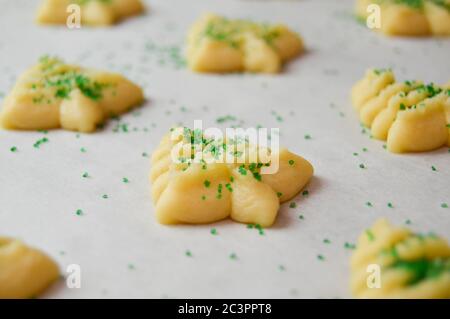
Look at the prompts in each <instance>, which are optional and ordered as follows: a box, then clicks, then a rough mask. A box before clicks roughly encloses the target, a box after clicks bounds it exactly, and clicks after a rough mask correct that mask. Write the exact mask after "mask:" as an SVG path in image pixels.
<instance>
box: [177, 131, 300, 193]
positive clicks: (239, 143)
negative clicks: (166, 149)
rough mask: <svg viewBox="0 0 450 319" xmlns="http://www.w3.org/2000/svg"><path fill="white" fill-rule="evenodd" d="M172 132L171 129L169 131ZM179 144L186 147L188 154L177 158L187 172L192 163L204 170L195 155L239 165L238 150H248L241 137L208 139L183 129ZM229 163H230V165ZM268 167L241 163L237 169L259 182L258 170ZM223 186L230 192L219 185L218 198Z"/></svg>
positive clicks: (208, 184)
mask: <svg viewBox="0 0 450 319" xmlns="http://www.w3.org/2000/svg"><path fill="white" fill-rule="evenodd" d="M171 131H172V132H173V129H172V130H171ZM181 135H182V136H181V141H180V142H181V143H182V144H184V146H188V148H189V150H188V151H187V153H189V154H187V155H186V154H184V153H183V154H181V156H179V157H178V161H179V162H180V163H181V164H183V170H187V169H188V168H189V167H190V166H191V165H192V164H193V163H199V164H201V167H202V169H204V170H206V169H207V168H208V165H207V163H206V161H205V160H204V159H200V160H198V161H197V158H196V154H197V153H199V152H200V153H201V154H202V155H204V156H205V157H207V158H212V159H215V160H219V159H221V160H222V159H223V160H225V159H226V160H225V161H226V162H227V163H229V164H232V163H233V164H240V162H242V161H243V160H244V157H243V155H244V153H243V152H242V151H239V150H238V149H245V150H246V151H247V150H249V148H250V143H249V141H248V139H247V138H243V137H241V136H237V137H234V138H229V139H226V140H224V139H222V138H217V139H216V138H209V137H206V136H204V135H203V132H202V131H201V130H199V129H195V130H191V129H189V128H186V127H184V128H183V132H182V134H181ZM230 161H231V163H230ZM288 163H289V165H291V166H292V165H294V164H295V162H294V161H292V160H290V161H289V162H288ZM264 166H265V167H268V166H270V162H267V163H262V162H250V163H242V164H240V165H239V166H238V167H237V170H238V172H239V174H241V175H243V176H246V175H250V176H253V177H254V178H255V179H256V180H258V181H261V180H262V176H261V174H260V170H261V168H262V167H264ZM230 181H231V182H233V181H234V179H233V177H231V178H230ZM203 184H204V186H205V187H207V188H208V187H210V185H211V181H209V180H205V181H203ZM223 186H225V188H226V189H227V190H228V191H230V192H232V191H233V188H232V186H231V184H229V183H228V184H225V185H221V184H220V185H219V188H220V191H219V195H220V196H218V197H221V188H222V187H223Z"/></svg>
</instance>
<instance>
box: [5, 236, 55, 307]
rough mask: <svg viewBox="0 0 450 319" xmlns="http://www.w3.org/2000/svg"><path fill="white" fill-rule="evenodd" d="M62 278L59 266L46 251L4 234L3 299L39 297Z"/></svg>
mask: <svg viewBox="0 0 450 319" xmlns="http://www.w3.org/2000/svg"><path fill="white" fill-rule="evenodd" d="M58 278H59V269H58V266H57V265H56V264H55V262H54V261H53V260H52V259H51V258H50V257H48V256H47V255H45V254H44V253H43V252H41V251H39V250H37V249H35V248H31V247H28V246H27V245H25V244H24V243H22V242H21V241H19V240H15V239H11V238H6V237H0V299H2V298H32V297H35V296H37V295H38V294H39V293H41V292H43V291H44V290H45V289H46V288H47V287H48V286H49V285H50V284H51V283H53V282H54V281H56V280H57V279H58Z"/></svg>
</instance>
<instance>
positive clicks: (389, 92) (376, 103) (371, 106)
mask: <svg viewBox="0 0 450 319" xmlns="http://www.w3.org/2000/svg"><path fill="white" fill-rule="evenodd" d="M351 100H352V104H353V106H354V108H355V109H356V111H357V112H358V113H359V116H360V120H361V123H362V124H363V125H365V126H366V127H369V128H370V129H371V134H372V136H373V137H374V138H376V139H378V140H382V141H387V143H386V145H387V149H388V150H389V151H391V152H394V153H406V152H424V151H431V150H434V149H437V148H440V147H442V146H445V145H447V146H450V85H449V84H446V85H442V86H437V85H434V84H432V83H431V84H428V85H424V84H423V83H422V82H419V81H405V82H396V81H395V77H394V74H393V73H392V71H391V70H390V69H369V70H368V71H367V72H366V75H365V77H364V78H363V79H362V80H360V81H359V82H357V83H356V84H355V85H354V86H353V88H352V91H351Z"/></svg>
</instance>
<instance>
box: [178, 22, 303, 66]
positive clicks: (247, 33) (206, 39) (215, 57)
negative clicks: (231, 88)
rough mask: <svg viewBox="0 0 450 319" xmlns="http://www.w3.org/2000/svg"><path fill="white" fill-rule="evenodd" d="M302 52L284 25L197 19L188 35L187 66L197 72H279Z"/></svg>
mask: <svg viewBox="0 0 450 319" xmlns="http://www.w3.org/2000/svg"><path fill="white" fill-rule="evenodd" d="M302 51H303V41H302V39H301V38H300V36H299V35H298V34H296V33H295V32H293V31H291V30H290V29H288V28H287V27H286V26H285V25H282V24H277V25H269V24H263V23H255V22H251V21H248V20H231V19H227V18H224V17H220V16H217V15H214V14H207V15H205V16H203V17H202V18H200V19H199V20H198V21H197V22H196V23H195V24H194V25H193V26H192V28H191V30H190V32H189V35H188V49H187V52H188V65H189V67H190V68H191V69H192V70H194V71H197V72H216V73H226V72H241V71H249V72H262V73H277V72H280V70H281V67H282V65H283V63H285V62H287V61H289V60H291V59H293V58H294V57H296V56H298V55H299V54H300V53H301V52H302Z"/></svg>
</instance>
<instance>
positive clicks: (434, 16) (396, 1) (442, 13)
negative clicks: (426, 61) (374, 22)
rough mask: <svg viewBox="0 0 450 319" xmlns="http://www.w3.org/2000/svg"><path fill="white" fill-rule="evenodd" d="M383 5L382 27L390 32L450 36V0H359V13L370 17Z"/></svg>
mask: <svg viewBox="0 0 450 319" xmlns="http://www.w3.org/2000/svg"><path fill="white" fill-rule="evenodd" d="M371 5H377V6H379V8H380V9H381V10H380V16H379V21H380V24H381V25H380V28H374V30H377V31H381V32H383V33H384V34H387V35H394V36H395V35H399V36H426V35H430V34H432V35H438V36H449V35H450V0H357V1H356V15H357V16H358V17H359V18H361V19H364V20H366V19H367V18H369V19H370V18H373V17H369V16H370V15H373V14H375V11H373V9H372V7H373V6H372V7H370V6H371Z"/></svg>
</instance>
